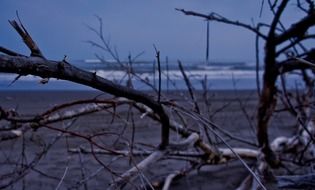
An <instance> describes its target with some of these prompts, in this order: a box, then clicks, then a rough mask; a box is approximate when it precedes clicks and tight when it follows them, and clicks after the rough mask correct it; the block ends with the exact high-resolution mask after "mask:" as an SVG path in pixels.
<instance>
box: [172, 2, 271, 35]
mask: <svg viewBox="0 0 315 190" xmlns="http://www.w3.org/2000/svg"><path fill="white" fill-rule="evenodd" d="M175 10H177V11H180V12H182V13H184V14H185V15H188V16H196V17H201V18H205V19H207V20H209V21H216V22H220V23H225V24H230V25H234V26H239V27H242V28H245V29H247V30H249V31H251V32H254V33H255V34H257V35H258V36H259V37H261V38H263V39H265V40H266V39H267V36H265V35H264V34H263V33H261V32H260V31H259V30H257V29H256V28H255V27H252V26H250V25H248V24H244V23H242V22H239V21H233V20H229V19H227V18H225V17H223V16H221V15H219V14H217V13H211V14H208V15H205V14H202V13H197V12H194V11H186V10H185V9H177V8H176V9H175Z"/></svg>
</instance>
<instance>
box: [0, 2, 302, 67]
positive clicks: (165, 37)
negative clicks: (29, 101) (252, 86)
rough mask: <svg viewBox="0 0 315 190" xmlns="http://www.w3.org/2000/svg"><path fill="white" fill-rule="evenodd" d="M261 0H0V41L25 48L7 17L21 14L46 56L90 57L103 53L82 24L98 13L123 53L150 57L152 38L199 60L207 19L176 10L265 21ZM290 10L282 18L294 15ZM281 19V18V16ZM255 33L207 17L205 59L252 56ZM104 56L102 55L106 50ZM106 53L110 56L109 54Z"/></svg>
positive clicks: (175, 54) (172, 54)
mask: <svg viewBox="0 0 315 190" xmlns="http://www.w3.org/2000/svg"><path fill="white" fill-rule="evenodd" d="M260 5H261V1H260V0H256V1H253V0H240V1H236V0H217V1H209V0H198V1H192V0H161V1H154V0H133V1H122V0H115V1H114V0H112V1H110V0H94V1H87V0H66V1H62V0H54V1H51V0H41V1H38V0H37V1H36V0H27V1H23V0H1V1H0V6H1V9H2V10H1V12H0V30H1V35H0V46H4V47H7V48H10V49H12V50H15V51H18V52H21V53H24V54H27V55H28V54H29V52H28V50H27V48H26V47H25V45H24V44H23V42H22V41H21V38H20V37H19V36H18V35H17V33H16V32H15V31H14V30H13V29H12V27H11V26H10V25H9V23H8V20H10V19H16V14H15V12H16V11H18V12H19V15H20V18H21V20H22V22H23V24H24V25H25V27H26V28H27V29H28V31H29V32H30V34H31V35H32V37H33V38H34V40H35V41H36V42H37V43H38V45H39V46H40V48H41V49H42V51H43V53H44V55H45V56H46V57H47V58H48V59H59V60H60V59H62V58H63V56H64V55H67V56H68V58H69V59H91V58H95V55H94V54H95V53H99V54H101V55H104V56H105V55H106V54H105V53H102V52H100V51H98V50H97V49H96V48H95V47H91V46H90V45H89V44H87V43H85V41H87V40H94V41H97V38H96V37H95V35H94V33H93V32H91V31H90V30H89V29H88V28H87V26H86V25H89V26H91V27H96V28H97V27H98V21H97V19H96V17H95V15H98V16H100V17H101V18H102V19H103V22H104V23H103V24H104V36H105V37H106V38H108V39H110V41H111V44H112V45H114V46H115V47H116V48H117V50H118V52H119V54H120V57H121V58H122V59H125V58H127V56H128V54H129V53H130V54H131V55H136V54H138V53H140V52H142V51H144V54H143V55H142V56H141V58H140V59H142V60H143V59H145V60H153V59H154V58H155V52H154V48H153V44H155V45H156V47H157V48H158V49H159V50H160V51H161V56H162V57H165V56H168V57H169V59H171V60H177V59H181V60H204V59H205V45H206V43H205V39H206V22H205V21H204V20H203V19H201V18H197V17H190V16H185V15H183V14H182V13H180V12H178V11H175V8H184V9H187V10H194V11H198V12H201V13H205V14H208V13H210V12H217V13H219V14H221V15H224V16H226V17H227V18H231V19H233V20H239V21H241V22H245V23H249V24H251V23H253V22H254V23H257V22H259V21H261V20H263V21H266V22H268V20H270V17H271V14H270V12H269V11H268V8H267V6H265V7H264V12H263V16H262V17H261V18H260V17H259V10H260ZM296 12H297V11H296V10H294V9H292V10H289V14H287V15H286V19H287V20H290V21H292V20H296V19H297V18H299V17H297V14H296ZM285 21H286V20H285ZM254 38H255V36H254V35H253V34H252V33H250V32H248V31H246V30H244V29H240V28H236V27H233V26H227V25H224V24H218V23H210V60H216V61H249V62H253V61H254V58H255V55H254V53H255V51H254ZM105 57H106V56H105ZM108 58H109V57H108Z"/></svg>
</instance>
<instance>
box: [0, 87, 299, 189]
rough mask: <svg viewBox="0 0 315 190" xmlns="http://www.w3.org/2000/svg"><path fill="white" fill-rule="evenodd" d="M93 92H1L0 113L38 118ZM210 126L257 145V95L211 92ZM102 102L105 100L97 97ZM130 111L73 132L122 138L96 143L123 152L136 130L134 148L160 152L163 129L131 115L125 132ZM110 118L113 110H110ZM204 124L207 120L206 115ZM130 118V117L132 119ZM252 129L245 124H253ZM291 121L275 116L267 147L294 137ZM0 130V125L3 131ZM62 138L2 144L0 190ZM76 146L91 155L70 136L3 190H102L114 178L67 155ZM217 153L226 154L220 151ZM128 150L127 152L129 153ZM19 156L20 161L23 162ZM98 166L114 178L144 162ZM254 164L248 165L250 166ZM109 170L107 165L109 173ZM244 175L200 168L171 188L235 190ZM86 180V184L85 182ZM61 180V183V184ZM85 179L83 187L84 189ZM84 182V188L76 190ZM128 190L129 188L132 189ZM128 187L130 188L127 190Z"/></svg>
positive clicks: (43, 135) (154, 177)
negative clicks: (277, 139)
mask: <svg viewBox="0 0 315 190" xmlns="http://www.w3.org/2000/svg"><path fill="white" fill-rule="evenodd" d="M101 94H102V93H100V92H97V91H64V92H63V91H42V92H40V91H27V92H26V91H2V92H0V106H1V107H2V108H4V109H8V108H15V109H16V110H17V111H18V112H19V113H20V114H22V115H24V116H32V115H36V114H40V113H42V112H44V111H45V110H47V109H49V108H52V107H53V106H55V105H58V104H62V103H66V102H69V101H73V100H81V99H89V98H94V97H96V96H99V95H101ZM208 95H209V102H210V103H211V106H210V113H212V114H213V113H215V114H214V115H211V120H212V121H213V122H215V123H216V124H218V125H219V126H220V127H222V128H223V129H225V130H228V131H229V132H230V133H231V134H233V135H235V136H238V137H241V138H243V139H246V140H250V141H253V142H255V136H254V135H255V131H254V130H255V129H253V127H255V115H256V108H257V95H256V92H255V91H237V92H236V91H210V92H209V94H208ZM100 97H101V98H106V97H108V95H101V96H100ZM166 97H167V98H168V99H173V100H176V101H177V102H178V103H179V104H180V105H183V106H186V107H192V104H191V103H190V102H189V98H188V96H186V95H185V94H184V93H182V92H179V91H178V92H171V93H168V94H167V95H166ZM197 99H198V100H199V101H198V103H199V105H200V107H201V110H203V113H206V112H204V111H205V110H206V109H207V108H206V106H205V103H204V102H203V101H202V98H201V94H197ZM128 109H129V107H128V106H123V107H121V108H119V109H117V110H115V111H116V114H118V115H120V116H121V118H115V120H114V122H112V116H113V115H112V114H111V113H108V112H105V111H102V112H98V113H94V114H91V115H87V116H82V117H80V118H79V119H78V120H76V121H75V123H74V124H73V126H72V127H71V130H74V131H76V132H78V133H82V134H95V133H100V132H102V133H104V132H107V133H120V134H123V137H124V138H121V139H120V140H117V139H118V138H117V136H113V135H103V136H101V137H98V138H97V141H98V142H100V143H102V144H103V145H106V146H108V147H114V148H116V149H122V148H125V147H126V143H128V142H130V141H131V138H132V132H133V129H134V130H135V133H134V134H135V137H134V139H135V140H134V142H135V143H136V144H137V146H138V147H142V148H143V147H144V145H143V144H146V147H149V149H150V148H151V149H152V147H156V146H157V145H158V144H159V140H160V139H159V137H160V127H159V125H158V124H157V123H156V122H154V121H152V120H150V119H148V118H146V117H145V118H144V119H141V118H140V114H139V113H137V112H135V113H134V115H133V117H134V121H135V126H134V128H133V127H132V126H130V125H128V126H126V124H125V122H124V121H125V120H126V119H127V117H128V114H127V110H128ZM111 111H113V110H111ZM205 116H207V117H208V116H209V115H205ZM129 117H130V116H129ZM249 121H250V122H252V124H250V122H249ZM187 122H188V124H189V126H191V127H192V128H194V127H197V128H198V125H197V124H196V122H195V121H193V120H192V119H189V120H187ZM292 123H294V121H292V120H290V119H289V117H288V116H287V115H281V114H279V115H277V116H275V117H274V118H273V120H272V123H271V132H270V136H271V139H272V138H274V137H276V136H279V135H281V136H291V135H292V133H293V131H294V129H293V127H292V125H291V124H292ZM0 124H1V123H0ZM65 124H66V123H57V124H54V125H53V126H55V127H63V126H64V125H65ZM58 134H59V133H58V132H56V131H52V130H50V129H47V128H40V129H38V130H37V131H35V132H32V131H29V132H27V133H26V134H25V136H24V138H19V139H18V140H10V141H5V142H1V143H0V166H1V171H0V176H1V177H0V186H1V185H3V184H6V183H7V182H8V180H9V179H11V178H7V177H6V176H4V174H6V173H8V171H14V170H16V168H18V167H17V166H18V165H17V163H24V164H26V165H27V164H28V163H30V162H32V160H33V159H34V158H35V157H36V156H37V155H38V153H39V152H41V151H42V149H43V148H45V147H47V146H48V145H49V144H50V142H52V141H53V140H55V139H56V136H57V135H58ZM171 139H172V140H176V139H178V135H177V134H176V133H174V132H173V133H172V136H171ZM226 140H227V141H228V142H229V143H230V145H231V146H233V147H236V146H242V147H248V146H249V145H244V144H242V143H239V142H237V141H234V140H230V139H226ZM80 146H83V147H86V148H90V144H89V142H88V141H86V140H84V139H81V138H74V137H71V136H69V135H66V137H65V136H63V137H61V138H60V139H59V140H58V141H56V143H55V144H53V145H52V147H50V149H49V151H48V152H47V154H45V155H44V156H43V157H42V158H41V159H40V161H39V162H38V163H36V165H35V164H34V166H33V167H32V168H30V169H29V170H27V171H28V173H27V175H25V177H24V178H23V179H21V180H18V182H17V183H15V184H14V185H12V186H11V187H9V188H8V189H23V188H24V189H34V190H36V189H55V188H56V187H59V189H106V187H107V186H108V185H109V183H110V182H111V180H112V179H113V177H115V176H113V175H111V174H110V172H109V171H107V170H106V169H104V167H102V166H101V165H100V164H99V163H98V162H97V161H96V160H95V158H94V157H93V156H92V155H91V154H78V153H71V152H69V151H68V150H69V149H71V148H78V147H80ZM219 146H221V147H225V145H224V144H222V143H221V144H220V145H219ZM127 147H128V146H127ZM22 153H24V155H25V156H24V157H23V158H24V161H22V160H21V159H22V156H21V155H22ZM97 157H98V159H99V161H101V162H102V163H104V164H105V165H106V166H108V167H110V168H111V169H112V170H113V171H115V172H117V173H118V174H121V173H123V172H124V171H126V170H127V169H129V168H130V167H131V166H132V165H133V164H134V163H135V162H137V161H139V160H141V159H143V158H144V156H137V157H134V158H133V159H132V160H130V159H126V158H122V157H119V156H112V155H97ZM252 163H253V161H249V164H252ZM108 164H109V165H108ZM185 166H186V167H187V166H189V163H188V162H186V161H178V160H168V159H167V160H165V159H163V160H160V161H159V162H157V163H155V164H154V165H152V166H151V167H150V169H149V170H148V171H145V172H144V173H143V176H145V177H142V178H138V181H137V182H139V183H141V182H142V183H145V181H151V182H155V181H159V180H160V179H163V178H164V177H166V176H167V175H168V174H169V173H172V172H174V171H178V170H180V169H182V168H184V167H185ZM247 175H248V171H247V170H246V169H245V168H244V167H243V166H242V165H241V163H240V162H239V161H233V162H229V163H228V164H224V165H220V166H211V165H207V166H203V167H201V168H200V169H199V170H198V171H194V172H192V173H190V174H189V175H187V176H186V177H184V178H181V179H180V180H178V181H174V183H172V186H171V189H178V190H179V189H235V187H237V186H238V185H239V183H240V182H241V180H242V179H244V177H246V176H247ZM89 177H90V178H89ZM61 179H63V180H62V183H60V181H61ZM82 179H85V180H83V181H84V183H83V181H82ZM80 182H81V183H80ZM131 187H132V186H131ZM131 187H130V188H131Z"/></svg>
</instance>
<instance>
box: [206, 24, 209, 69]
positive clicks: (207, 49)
mask: <svg viewBox="0 0 315 190" xmlns="http://www.w3.org/2000/svg"><path fill="white" fill-rule="evenodd" d="M206 64H207V65H208V64H209V20H207V48H206Z"/></svg>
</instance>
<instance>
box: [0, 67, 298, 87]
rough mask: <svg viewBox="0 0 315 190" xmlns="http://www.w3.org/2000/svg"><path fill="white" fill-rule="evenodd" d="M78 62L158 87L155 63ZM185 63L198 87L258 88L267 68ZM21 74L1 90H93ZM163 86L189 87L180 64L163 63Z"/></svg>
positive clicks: (291, 82)
mask: <svg viewBox="0 0 315 190" xmlns="http://www.w3.org/2000/svg"><path fill="white" fill-rule="evenodd" d="M74 64H75V65H76V66H77V67H79V68H82V69H84V70H87V71H91V72H95V73H96V74H97V75H98V76H100V77H103V78H105V79H108V80H111V81H113V82H115V83H117V84H120V85H123V86H127V85H129V86H130V84H131V85H132V87H133V88H135V89H138V90H152V88H156V89H157V88H158V84H159V72H158V70H157V66H156V64H154V63H152V64H150V63H149V62H146V64H134V65H132V69H130V68H131V67H129V68H128V66H124V67H112V66H110V67H109V66H106V65H102V64H99V63H98V62H96V63H94V64H91V62H82V61H81V62H80V61H77V62H75V63H74ZM161 65H162V64H161ZM183 66H184V67H185V73H186V75H187V77H188V78H189V81H190V83H191V85H192V87H193V88H194V89H196V90H202V89H204V88H206V89H208V90H254V89H257V83H258V81H259V84H260V86H261V81H262V80H261V79H262V75H263V70H262V69H261V68H260V69H259V70H258V73H257V72H256V68H255V66H254V64H251V63H243V62H240V63H236V62H235V63H213V64H209V65H204V64H200V63H197V62H196V63H190V64H187V65H184V64H183ZM127 71H132V72H127ZM128 73H129V74H128ZM257 74H258V79H259V80H258V81H257V77H256V76H257ZM17 76H18V75H16V74H7V73H0V90H2V91H3V90H93V89H92V88H90V87H86V86H83V85H80V84H75V83H73V82H69V81H64V80H58V79H53V78H51V79H49V81H48V83H46V84H42V83H41V80H42V79H41V78H40V77H36V76H30V75H28V76H22V77H20V78H19V79H18V80H16V81H15V79H16V77H17ZM286 83H287V85H288V88H291V89H292V88H296V87H300V86H301V85H302V81H301V79H300V78H299V77H297V76H290V77H286ZM161 88H162V90H185V89H187V84H186V82H185V80H184V77H183V75H182V73H181V71H180V70H179V68H178V65H177V64H176V63H170V64H169V65H168V66H167V67H166V66H165V64H163V65H162V67H161Z"/></svg>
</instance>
